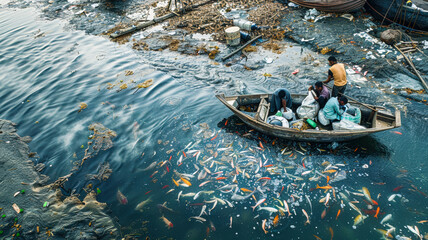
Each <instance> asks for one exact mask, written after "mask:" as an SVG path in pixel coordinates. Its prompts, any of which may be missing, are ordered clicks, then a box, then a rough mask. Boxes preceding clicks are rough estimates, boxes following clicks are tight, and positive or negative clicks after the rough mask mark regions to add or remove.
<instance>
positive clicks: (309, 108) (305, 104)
mask: <svg viewBox="0 0 428 240" xmlns="http://www.w3.org/2000/svg"><path fill="white" fill-rule="evenodd" d="M314 95H315V93H314V92H313V91H309V92H308V96H307V97H306V98H305V99H303V101H302V105H301V106H300V107H299V108H297V111H296V113H297V116H298V117H299V118H310V119H312V120H314V119H315V117H316V116H317V114H318V111H319V109H320V105H319V104H318V102H317V101H316V100H315V99H314Z"/></svg>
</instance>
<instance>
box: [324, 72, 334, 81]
mask: <svg viewBox="0 0 428 240" xmlns="http://www.w3.org/2000/svg"><path fill="white" fill-rule="evenodd" d="M332 79H333V73H332V72H331V71H330V69H329V70H328V77H327V80H325V81H324V82H323V83H329V82H330V81H331V80H332Z"/></svg>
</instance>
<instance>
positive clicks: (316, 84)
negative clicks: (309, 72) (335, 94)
mask: <svg viewBox="0 0 428 240" xmlns="http://www.w3.org/2000/svg"><path fill="white" fill-rule="evenodd" d="M315 87H317V88H322V87H323V84H322V82H320V81H318V82H316V83H315Z"/></svg>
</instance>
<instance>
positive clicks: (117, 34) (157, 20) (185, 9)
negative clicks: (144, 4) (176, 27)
mask: <svg viewBox="0 0 428 240" xmlns="http://www.w3.org/2000/svg"><path fill="white" fill-rule="evenodd" d="M212 1H213V0H208V1H206V2H203V3H200V4H196V5H192V6H190V7H186V8H181V9H180V10H179V11H191V10H193V9H194V8H197V7H200V6H202V5H205V4H208V3H210V2H212ZM175 16H177V14H176V13H169V14H166V15H163V16H161V17H158V18H154V19H153V20H151V21H148V22H145V23H140V24H138V25H137V26H133V27H129V28H125V29H123V30H120V31H118V32H116V33H112V34H110V37H111V38H117V37H120V36H123V35H125V34H128V33H132V32H135V31H138V30H141V29H143V28H146V27H149V26H151V25H154V24H156V23H159V22H163V21H165V20H166V19H168V18H172V17H175Z"/></svg>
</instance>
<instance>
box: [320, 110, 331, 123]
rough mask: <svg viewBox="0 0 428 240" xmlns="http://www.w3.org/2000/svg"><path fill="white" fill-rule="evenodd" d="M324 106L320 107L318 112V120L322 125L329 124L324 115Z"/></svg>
mask: <svg viewBox="0 0 428 240" xmlns="http://www.w3.org/2000/svg"><path fill="white" fill-rule="evenodd" d="M323 110H324V108H322V109H320V111H319V112H318V122H319V123H321V125H323V126H327V125H329V124H330V120H328V119H327V118H326V117H325V115H324V111H323Z"/></svg>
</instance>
